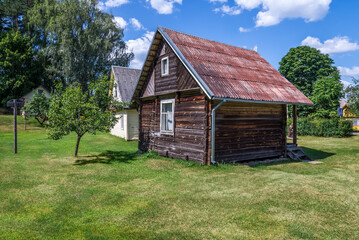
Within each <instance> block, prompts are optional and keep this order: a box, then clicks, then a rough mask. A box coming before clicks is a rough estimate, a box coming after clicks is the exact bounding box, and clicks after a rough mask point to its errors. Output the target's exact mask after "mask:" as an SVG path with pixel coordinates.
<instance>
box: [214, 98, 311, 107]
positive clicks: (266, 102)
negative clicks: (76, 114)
mask: <svg viewBox="0 0 359 240" xmlns="http://www.w3.org/2000/svg"><path fill="white" fill-rule="evenodd" d="M212 99H213V100H219V101H222V100H226V101H231V102H247V103H265V104H287V105H306V106H313V105H315V104H314V103H299V102H280V101H260V100H250V99H236V98H220V97H213V98H212Z"/></svg>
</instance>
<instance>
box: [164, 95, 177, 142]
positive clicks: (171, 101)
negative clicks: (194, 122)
mask: <svg viewBox="0 0 359 240" xmlns="http://www.w3.org/2000/svg"><path fill="white" fill-rule="evenodd" d="M165 103H172V121H173V123H172V127H173V129H172V130H162V105H163V104H165ZM174 123H175V99H174V98H173V99H163V100H161V104H160V132H161V134H166V135H174V128H175V124H174Z"/></svg>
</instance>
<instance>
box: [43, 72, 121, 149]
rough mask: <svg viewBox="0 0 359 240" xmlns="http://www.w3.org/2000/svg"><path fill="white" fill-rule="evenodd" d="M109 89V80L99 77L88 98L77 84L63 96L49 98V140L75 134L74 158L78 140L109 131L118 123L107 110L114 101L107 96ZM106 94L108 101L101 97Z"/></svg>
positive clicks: (111, 112)
mask: <svg viewBox="0 0 359 240" xmlns="http://www.w3.org/2000/svg"><path fill="white" fill-rule="evenodd" d="M108 86H109V81H108V78H107V77H101V78H100V79H99V81H97V83H96V84H93V85H91V88H90V93H91V95H90V96H89V95H88V93H87V92H84V91H83V90H82V88H81V86H80V84H79V83H73V84H70V85H69V86H68V87H67V88H66V90H65V91H64V92H63V93H62V94H59V93H57V94H55V95H54V96H53V97H52V98H51V103H50V110H49V116H48V117H49V124H48V129H49V136H50V137H51V138H53V139H55V140H56V139H60V138H62V137H63V136H65V135H68V134H69V133H71V132H75V133H76V134H77V142H76V148H75V156H77V153H78V149H79V145H80V140H81V138H82V137H83V136H84V135H85V134H86V133H91V134H96V132H98V131H100V132H103V131H109V130H110V129H111V128H112V127H113V126H114V125H115V123H116V121H117V119H116V117H115V114H114V112H113V111H110V110H109V107H110V106H111V105H113V103H114V99H113V97H112V96H111V95H110V96H109V94H108ZM105 92H106V96H108V97H105V96H104V93H105ZM104 106H106V107H104Z"/></svg>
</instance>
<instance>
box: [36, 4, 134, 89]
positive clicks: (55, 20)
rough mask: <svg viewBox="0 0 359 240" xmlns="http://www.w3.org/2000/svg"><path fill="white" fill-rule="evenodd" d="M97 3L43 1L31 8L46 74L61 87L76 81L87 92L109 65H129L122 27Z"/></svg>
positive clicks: (108, 69) (131, 55) (130, 54)
mask: <svg viewBox="0 0 359 240" xmlns="http://www.w3.org/2000/svg"><path fill="white" fill-rule="evenodd" d="M97 4H98V1H97V0H63V1H54V0H42V1H39V2H36V3H35V6H34V7H33V8H32V9H31V10H30V13H29V21H30V25H31V26H32V27H33V28H35V29H36V31H35V34H36V38H37V39H38V44H39V46H40V48H41V49H43V52H42V54H43V58H44V62H45V65H46V66H47V68H46V69H47V74H48V76H51V79H54V80H60V81H62V82H63V83H64V84H63V85H64V86H67V85H69V84H71V83H75V82H77V83H79V84H80V85H81V87H82V89H83V90H85V91H86V90H88V86H89V84H90V83H91V82H95V81H96V80H97V79H98V78H99V76H100V75H101V74H102V73H108V74H109V72H110V68H111V65H114V64H116V65H121V66H128V65H129V63H130V61H131V60H132V58H133V54H132V53H128V52H127V51H126V45H125V43H124V41H123V40H122V38H123V30H122V29H121V28H119V27H117V26H116V24H115V22H114V20H113V16H112V15H110V14H108V13H105V12H102V11H100V10H99V9H98V8H97Z"/></svg>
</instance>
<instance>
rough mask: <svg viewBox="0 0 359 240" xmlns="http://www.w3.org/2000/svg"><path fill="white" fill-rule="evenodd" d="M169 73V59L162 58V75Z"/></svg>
mask: <svg viewBox="0 0 359 240" xmlns="http://www.w3.org/2000/svg"><path fill="white" fill-rule="evenodd" d="M168 74H169V61H168V57H165V58H162V60H161V76H166V75H168Z"/></svg>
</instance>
